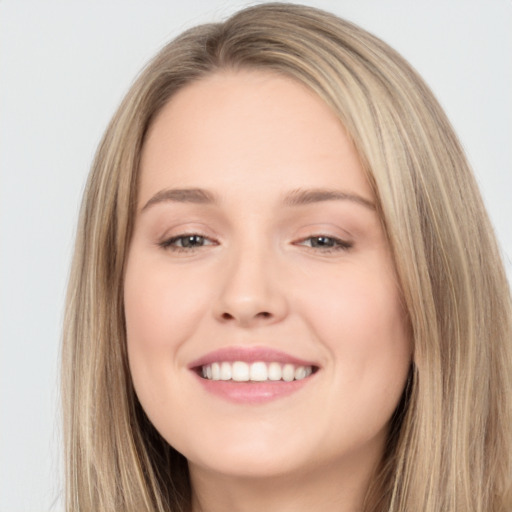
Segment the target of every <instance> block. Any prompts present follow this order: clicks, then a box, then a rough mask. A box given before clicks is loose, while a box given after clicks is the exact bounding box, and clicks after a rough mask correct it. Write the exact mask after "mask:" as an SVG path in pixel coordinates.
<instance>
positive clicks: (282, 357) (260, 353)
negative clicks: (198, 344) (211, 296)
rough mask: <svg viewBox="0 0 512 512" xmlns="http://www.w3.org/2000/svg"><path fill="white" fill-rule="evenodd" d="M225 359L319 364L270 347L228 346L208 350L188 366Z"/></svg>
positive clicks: (195, 366)
mask: <svg viewBox="0 0 512 512" xmlns="http://www.w3.org/2000/svg"><path fill="white" fill-rule="evenodd" d="M223 361H227V362H234V361H244V362H246V363H253V362H256V361H262V362H265V363H271V362H276V363H282V364H286V363H289V364H294V365H296V366H316V367H317V366H318V365H317V364H315V363H314V362H312V361H306V360H305V359H301V358H298V357H295V356H292V355H290V354H287V353H286V352H282V351H280V350H275V349H273V348H269V347H226V348H221V349H219V350H214V351H212V352H208V353H207V354H205V355H204V356H201V357H200V358H198V359H196V360H194V361H192V362H191V363H190V364H189V365H188V367H189V368H190V369H193V368H198V367H201V366H205V365H208V364H212V363H216V362H223Z"/></svg>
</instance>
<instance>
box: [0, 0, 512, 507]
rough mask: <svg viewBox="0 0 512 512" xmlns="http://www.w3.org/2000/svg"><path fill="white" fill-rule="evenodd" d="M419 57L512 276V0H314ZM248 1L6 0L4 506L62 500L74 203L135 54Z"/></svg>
mask: <svg viewBox="0 0 512 512" xmlns="http://www.w3.org/2000/svg"><path fill="white" fill-rule="evenodd" d="M306 3H308V4H310V5H313V6H317V7H321V8H325V9H327V10H330V11H332V12H335V13H337V14H338V15H340V16H343V17H346V18H348V19H350V20H352V21H355V22H356V23H358V24H360V25H362V26H363V27H364V28H366V29H368V30H370V31H372V32H374V33H375V34H376V35H378V36H380V37H382V38H383V39H384V40H385V41H387V42H388V43H390V44H391V45H392V46H394V47H395V48H396V49H398V50H399V51H400V52H401V53H402V54H403V55H404V56H405V57H406V58H407V59H409V61H410V62H411V63H412V64H413V65H414V66H415V67H416V68H417V69H418V70H419V71H420V73H421V74H422V75H423V76H424V78H425V79H426V80H427V82H428V83H429V84H430V86H431V87H432V88H433V90H434V92H435V94H436V95H437V96H438V98H439V100H440V102H441V104H442V105H443V106H444V108H445V109H446V111H447V113H448V115H449V117H450V118H451V120H452V122H453V124H454V125H455V128H456V130H457V132H458V134H459V136H460V138H461V140H462V142H463V145H464V147H465V149H466V151H467V154H468V156H469V159H470V162H471V163H472V165H473V167H474V169H475V170H476V174H477V177H478V180H479V182H480V184H481V188H482V192H483V194H484V198H485V200H486V203H487V205H488V208H489V210H490V213H491V217H492V219H493V221H494V224H495V226H496V230H497V233H498V236H499V239H500V241H501V245H502V248H503V251H504V254H505V259H506V261H507V271H508V273H509V276H512V264H511V258H512V229H511V228H510V221H511V220H512V171H511V160H512V158H511V157H512V138H511V126H512V97H511V93H510V91H512V65H511V64H512V62H511V55H512V51H511V50H512V30H511V27H512V2H511V1H510V0H459V1H457V0H450V1H445V0H437V1H430V2H420V1H415V2H413V1H411V0H338V1H336V0H330V1H329V0H324V1H322V0H318V1H314V0H309V1H306ZM245 5H248V2H244V1H223V0H214V1H212V0H209V1H207V0H203V1H199V0H196V1H185V0H168V1H165V0H138V1H135V0H116V1H114V0H110V1H101V0H88V1H82V2H80V1H78V0H68V1H64V0H62V1H57V0H0V264H1V266H0V335H1V338H0V511H3V512H28V511H46V510H59V511H60V510H62V503H61V501H60V494H61V488H62V483H61V479H60V472H61V463H60V455H59V446H60V433H59V418H58V406H57V403H58V350H59V344H60V335H61V322H62V310H63V299H64V292H65V286H66V279H67V274H68V266H69V262H70V255H71V250H72V245H73V236H74V229H75V222H76V216H77V209H78V204H79V201H80V196H81V192H82V188H83V185H84V181H85V177H86V174H87V171H88V167H89V165H90V162H91V159H92V157H93V154H94V151H95V148H96V145H97V143H98V142H99V139H100V137H101V134H102V132H103V130H104V128H105V126H106V123H107V121H108V119H109V118H110V116H111V115H112V114H113V111H114V109H115V107H116V106H117V104H118V102H119V101H120V99H121V97H122V95H123V94H124V93H125V92H126V90H127V88H128V86H129V84H130V82H131V81H132V79H133V77H134V76H135V74H136V73H137V72H138V70H139V69H140V68H141V66H142V65H143V64H144V63H145V62H146V61H147V60H148V58H150V57H151V56H152V55H153V54H154V53H155V52H156V51H157V50H158V49H159V48H160V47H161V46H162V45H163V44H164V43H165V42H166V41H168V40H169V39H170V38H171V37H173V36H175V35H177V34H178V33H179V32H181V31H182V30H183V29H185V28H187V27H189V26H191V25H195V24H198V23H202V22H207V21H212V20H219V19H221V18H223V17H225V16H227V15H229V14H231V13H232V12H233V11H234V10H236V9H237V8H238V7H241V6H245Z"/></svg>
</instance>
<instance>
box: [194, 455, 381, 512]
mask: <svg viewBox="0 0 512 512" xmlns="http://www.w3.org/2000/svg"><path fill="white" fill-rule="evenodd" d="M351 469H352V471H340V468H339V467H324V468H315V469H314V470H312V471H311V472H309V473H307V474H300V475H282V476H279V475H273V476H266V477H258V478H254V477H239V476H237V477H232V476H226V475H219V474H217V473H211V472H209V471H208V470H205V469H204V468H197V467H194V466H193V465H190V475H191V481H192V489H193V496H192V512H225V511H226V510H236V511H237V512H256V511H258V512H261V511H262V510H264V511H265V512H306V511H308V512H310V511H311V510H322V512H361V511H362V509H363V502H364V497H365V494H366V491H367V488H368V484H369V482H370V479H371V476H372V474H373V471H359V472H358V471H357V470H356V471H354V468H353V467H352V468H351Z"/></svg>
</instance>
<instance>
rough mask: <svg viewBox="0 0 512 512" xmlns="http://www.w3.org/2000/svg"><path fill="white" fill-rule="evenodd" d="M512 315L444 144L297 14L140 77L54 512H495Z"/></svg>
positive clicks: (376, 69)
mask: <svg viewBox="0 0 512 512" xmlns="http://www.w3.org/2000/svg"><path fill="white" fill-rule="evenodd" d="M511 333H512V316H511V306H510V294H509V290H508V287H507V285H506V277H505V274H504V271H503V267H502V265H501V262H500V257H499V252H498V250H497V247H496V242H495V239H494V236H493V233H492V228H491V226H490V224H489V221H488V219H487V216H486V213H485V210H484V207H483V205H482V202H481V199H480V196H479V194H478V191H477V187H476V185H475V182H474V179H473V177H472V175H471V172H470V170H469V168H468V165H467V163H466V161H465V158H464V155H463V152H462V150H461V148H460V145H459V143H458V141H457V139H456V137H455V135H454V134H453V131H452V129H451V127H450V125H449V123H448V121H447V119H446V117H445V115H444V114H443V112H442V111H441V109H440V107H439V106H438V104H437V102H436V101H435V99H434V98H433V97H432V94H431V93H430V91H429V90H428V88H427V87H426V86H425V85H424V83H423V82H422V81H421V79H420V78H419V77H418V76H417V75H416V73H415V72H414V71H413V70H412V69H411V68H410V67H409V66H408V64H407V63H405V62H404V61H403V59H402V58H401V57H400V56H399V55H397V54H396V53H395V52H394V51H393V50H391V49H390V48H389V47H388V46H386V45H385V44H384V43H382V42H381V41H379V40H378V39H376V38H375V37H373V36H371V35H369V34H368V33H366V32H364V31H363V30H361V29H359V28H357V27H355V26H353V25H351V24H349V23H347V22H344V21H342V20H339V19H338V18H336V17H334V16H332V15H330V14H327V13H324V12H321V11H317V10H314V9H311V8H307V7H301V6H293V5H289V4H288V5H281V4H266V5H261V6H258V7H254V8H249V9H247V10H244V11H241V12H240V13H238V14H236V15H234V16H233V17H232V18H230V19H229V20H227V21H226V22H225V23H222V24H215V25H205V26H200V27H197V28H195V29H192V30H190V31H187V32H186V33H184V34H183V35H182V36H181V37H179V38H178V39H177V40H175V41H173V42H171V43H170V44H169V45H168V46H167V47H165V48H164V49H163V50H162V51H161V52H160V53H159V55H157V56H156V58H155V59H154V60H153V61H152V62H151V63H150V64H149V66H148V67H147V68H146V69H145V70H144V72H143V73H142V74H141V75H140V77H139V79H138V80H137V82H136V83H135V84H134V86H133V87H132V89H131V91H130V92H129V93H128V95H127V97H126V98H125V100H124V101H123V103H122V105H121V107H120V108H119V110H118V112H117V114H116V115H115V117H114V119H113V120H112V122H111V124H110V126H109V128H108V129H107V132H106V134H105V137H104V139H103V141H102V143H101V145H100V148H99V151H98V153H97V157H96V160H95V163H94V165H93V169H92V172H91V175H90V178H89V182H88V187H87V190H86V192H85V197H84V203H83V207H82V212H81V220H80V226H79V233H78V237H77V244H76V250H75V259H74V263H73V271H72V276H71V281H70V285H69V295H68V310H67V316H66V331H65V342H64V356H63V368H64V369H63V375H64V379H63V390H64V410H65V416H66V429H65V434H66V460H67V479H68V498H67V499H68V505H67V506H68V510H79V509H81V510H137V511H139V510H148V511H150V510H151V511H153V510H159V511H164V510H166V511H167V510H173V511H174V510H183V511H188V510H192V511H194V512H196V511H200V510H202V511H209V510H227V509H231V510H247V511H249V510H256V509H257V510H261V509H262V508H264V507H266V508H267V509H270V510H272V509H274V510H287V509H289V510H295V511H297V510H301V509H312V508H316V509H319V510H339V511H356V510H358V511H359V510H364V511H393V512H398V511H400V512H405V511H407V510H424V511H429V512H438V511H441V510H443V511H458V510H465V511H466V510H467V511H469V510H474V511H481V512H483V511H496V512H497V511H500V510H510V507H511V504H512V502H511V496H510V475H511V449H510V427H509V425H510V419H511V418H510V415H511V410H512V407H511V404H510V400H511V394H510V391H511V382H510V368H511V363H512V361H511V357H512V356H511V346H510V341H511Z"/></svg>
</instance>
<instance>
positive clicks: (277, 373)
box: [268, 363, 283, 380]
mask: <svg viewBox="0 0 512 512" xmlns="http://www.w3.org/2000/svg"><path fill="white" fill-rule="evenodd" d="M282 376H283V372H282V370H281V365H280V364H279V363H270V364H269V365H268V378H269V380H281V377H282Z"/></svg>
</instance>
